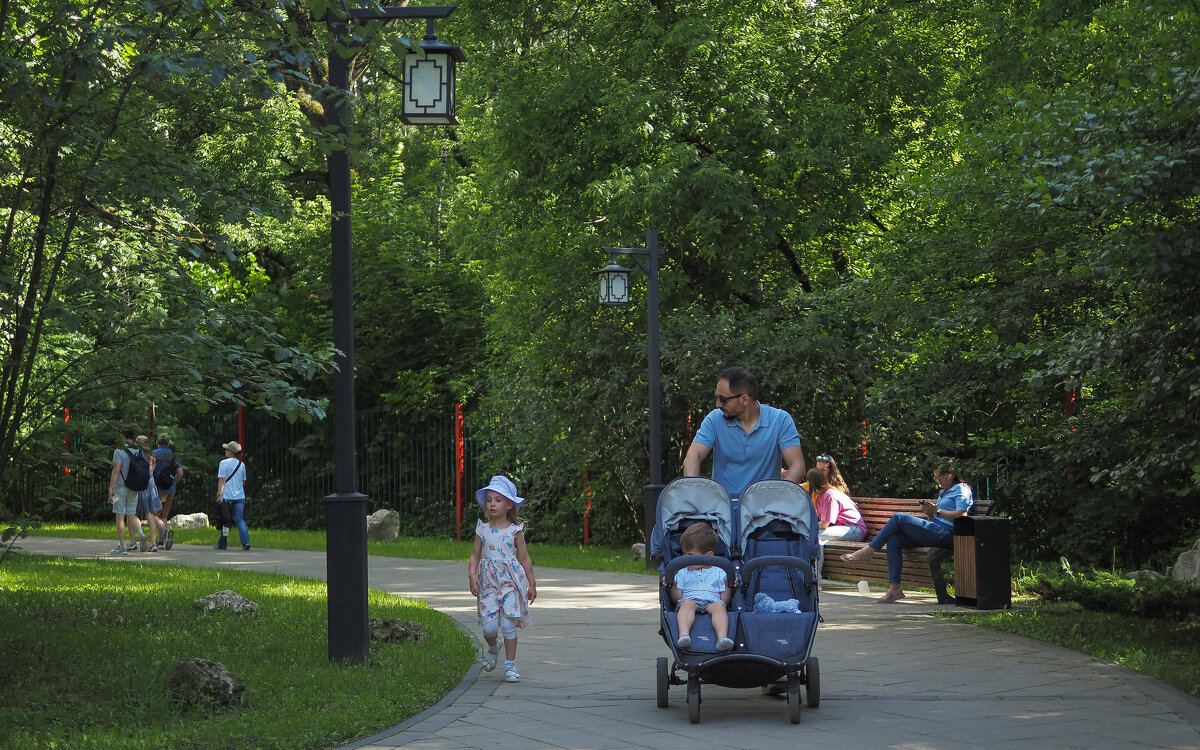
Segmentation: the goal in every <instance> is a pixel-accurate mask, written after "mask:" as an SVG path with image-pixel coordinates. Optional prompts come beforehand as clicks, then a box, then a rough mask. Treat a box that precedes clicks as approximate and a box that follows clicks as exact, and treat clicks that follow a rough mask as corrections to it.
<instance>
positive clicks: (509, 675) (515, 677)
mask: <svg viewBox="0 0 1200 750" xmlns="http://www.w3.org/2000/svg"><path fill="white" fill-rule="evenodd" d="M504 681H505V682H520V681H521V675H519V674H517V670H515V669H509V670H506V671H505V672H504Z"/></svg>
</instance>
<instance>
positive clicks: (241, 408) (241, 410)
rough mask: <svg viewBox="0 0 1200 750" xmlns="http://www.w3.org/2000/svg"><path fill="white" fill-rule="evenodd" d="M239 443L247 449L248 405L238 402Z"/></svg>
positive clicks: (243, 448)
mask: <svg viewBox="0 0 1200 750" xmlns="http://www.w3.org/2000/svg"><path fill="white" fill-rule="evenodd" d="M238 443H240V444H241V446H242V450H246V406H245V404H238Z"/></svg>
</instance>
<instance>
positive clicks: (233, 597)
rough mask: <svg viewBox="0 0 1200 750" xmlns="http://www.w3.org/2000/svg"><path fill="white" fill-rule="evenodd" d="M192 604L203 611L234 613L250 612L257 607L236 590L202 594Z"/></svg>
mask: <svg viewBox="0 0 1200 750" xmlns="http://www.w3.org/2000/svg"><path fill="white" fill-rule="evenodd" d="M192 604H193V605H194V606H195V607H196V609H199V610H203V611H205V612H210V613H211V612H232V613H234V614H235V615H241V614H251V613H253V612H254V611H255V610H257V609H258V605H257V604H255V603H254V602H252V601H250V600H249V599H247V598H246V597H244V596H242V595H241V594H239V593H238V592H236V591H228V590H226V591H218V592H217V593H215V594H209V595H208V596H202V597H200V598H199V599H197V600H196V601H194V602H192Z"/></svg>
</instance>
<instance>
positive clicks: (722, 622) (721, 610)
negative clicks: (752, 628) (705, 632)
mask: <svg viewBox="0 0 1200 750" xmlns="http://www.w3.org/2000/svg"><path fill="white" fill-rule="evenodd" d="M704 611H705V612H708V614H709V616H710V617H712V626H713V632H714V633H716V634H717V640H721V639H722V638H724V637H725V636H727V635H729V612H728V611H727V610H726V609H725V605H724V604H722V603H721V602H713V603H712V604H710V605H708V609H706V610H704Z"/></svg>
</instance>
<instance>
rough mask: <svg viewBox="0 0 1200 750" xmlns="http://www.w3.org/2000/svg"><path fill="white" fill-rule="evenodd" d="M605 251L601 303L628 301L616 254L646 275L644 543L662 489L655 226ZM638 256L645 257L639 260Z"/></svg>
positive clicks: (599, 273) (651, 529)
mask: <svg viewBox="0 0 1200 750" xmlns="http://www.w3.org/2000/svg"><path fill="white" fill-rule="evenodd" d="M600 249H601V250H604V251H605V252H607V253H608V260H609V263H608V265H607V266H605V267H604V268H602V269H600V270H599V271H596V278H597V280H598V281H599V299H600V304H602V305H627V304H629V272H630V269H628V268H625V267H623V266H620V265H618V264H617V262H616V257H617V256H618V255H631V256H633V260H634V262H635V263H637V264H638V267H640V268H641V269H642V270H643V271H645V272H646V278H647V279H648V282H649V283H648V287H647V288H648V292H647V294H646V329H647V334H646V347H647V352H646V359H647V361H648V363H649V364H648V366H649V370H650V374H649V380H650V484H648V485H646V486H645V487H643V488H642V512H643V514H644V515H643V518H642V531H643V533H644V534H645V535H646V544H647V545H649V544H650V537H651V535H652V534H653V532H654V523H655V517H656V514H657V512H658V496H659V494H660V493H661V492H662V488H663V483H662V417H661V397H662V386H661V384H660V380H661V372H662V369H661V364H662V363H661V358H660V356H659V351H658V257H659V256H660V255H662V251H661V250H659V249H658V230H657V229H651V230H649V231H648V232H646V247H644V248H636V247H603V248H600ZM640 256H645V257H646V262H645V263H643V262H642V259H641V257H640ZM646 567H647V568H651V567H653V566H652V565H651V563H650V550H649V549H648V548H647V550H646Z"/></svg>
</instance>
